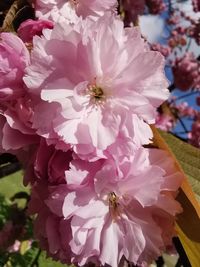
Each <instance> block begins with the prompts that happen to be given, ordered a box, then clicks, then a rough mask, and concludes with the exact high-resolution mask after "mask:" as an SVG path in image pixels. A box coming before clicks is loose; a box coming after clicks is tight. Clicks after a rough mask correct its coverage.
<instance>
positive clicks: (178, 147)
mask: <svg viewBox="0 0 200 267" xmlns="http://www.w3.org/2000/svg"><path fill="white" fill-rule="evenodd" d="M159 133H160V135H161V136H162V138H163V139H164V140H165V142H166V144H167V145H168V147H169V148H170V150H171V151H172V153H173V154H174V156H175V157H176V159H177V161H178V162H179V164H180V165H181V167H182V169H183V171H184V173H185V174H186V176H187V177H188V180H189V183H190V185H191V186H192V189H193V191H194V192H195V195H196V197H197V198H198V200H200V149H198V148H196V147H194V146H191V145H189V144H187V143H185V142H183V141H181V140H180V139H178V138H176V137H175V136H173V135H171V134H168V133H166V132H163V131H159Z"/></svg>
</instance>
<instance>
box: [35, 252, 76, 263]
mask: <svg viewBox="0 0 200 267" xmlns="http://www.w3.org/2000/svg"><path fill="white" fill-rule="evenodd" d="M38 263H39V267H73V266H74V265H66V264H62V263H61V262H58V261H54V260H52V259H51V258H47V257H46V253H45V252H42V253H41V255H40V257H39V260H38Z"/></svg>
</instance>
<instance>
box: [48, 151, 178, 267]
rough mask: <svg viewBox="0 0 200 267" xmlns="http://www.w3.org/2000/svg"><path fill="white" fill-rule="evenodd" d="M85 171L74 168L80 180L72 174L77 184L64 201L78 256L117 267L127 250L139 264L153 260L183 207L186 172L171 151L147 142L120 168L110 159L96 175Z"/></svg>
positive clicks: (76, 258)
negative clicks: (179, 195)
mask: <svg viewBox="0 0 200 267" xmlns="http://www.w3.org/2000/svg"><path fill="white" fill-rule="evenodd" d="M141 166H142V167H141ZM77 167H78V166H77ZM79 171H80V167H79V168H77V171H76V175H74V170H73V176H74V177H76V180H77V179H78V183H77V181H76V180H74V181H73V180H71V181H72V183H73V184H74V187H73V189H74V190H72V191H71V192H70V191H69V192H67V194H66V197H65V200H64V205H63V214H64V217H65V218H66V220H69V219H70V220H71V230H72V239H71V241H70V242H69V245H70V247H71V250H72V253H73V254H74V256H73V254H72V260H73V262H75V263H76V262H77V263H78V264H79V265H80V266H82V265H84V264H86V263H87V262H88V261H92V260H93V259H94V260H95V261H97V262H99V263H100V264H102V265H105V264H108V265H109V266H112V267H117V266H118V264H119V262H120V260H121V258H122V256H125V258H126V259H127V260H128V261H130V262H133V263H134V264H137V263H142V262H143V261H146V262H150V261H151V260H153V259H154V258H156V257H157V256H159V255H160V253H161V251H162V250H164V249H165V246H167V245H169V244H170V243H171V237H172V236H173V235H174V229H173V223H174V215H175V214H177V213H178V212H180V211H181V208H180V205H179V203H178V202H176V201H175V200H174V193H173V192H175V191H176V190H177V189H178V187H179V186H180V184H181V181H182V176H181V174H180V173H178V172H177V171H176V170H175V168H174V167H173V164H172V162H171V160H170V158H169V157H168V156H167V154H166V153H165V152H163V151H159V150H153V149H151V150H146V149H143V148H141V149H140V150H138V151H137V152H136V154H135V156H134V157H132V158H129V159H124V161H123V162H121V164H120V166H119V168H118V167H117V166H116V165H115V163H114V162H112V161H105V162H104V164H103V165H102V167H101V168H100V169H99V170H97V172H96V174H94V177H91V176H93V175H90V174H89V175H85V176H82V174H81V172H79ZM80 175H81V176H80ZM68 177H70V171H69V172H68V174H67V175H66V181H68ZM79 177H80V180H81V181H82V182H81V184H82V186H81V187H80V186H77V185H78V184H79V185H80V180H79ZM86 177H87V178H86ZM71 186H72V184H71ZM53 202H54V200H53V199H52V200H51V199H49V200H48V205H49V207H51V205H53ZM54 206H55V204H54ZM130 248H131V249H130Z"/></svg>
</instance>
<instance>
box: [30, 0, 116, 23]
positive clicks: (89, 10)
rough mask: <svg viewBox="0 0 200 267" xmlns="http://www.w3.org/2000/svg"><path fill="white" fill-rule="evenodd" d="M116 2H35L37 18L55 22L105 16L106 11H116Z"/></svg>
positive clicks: (103, 0)
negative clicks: (79, 17)
mask: <svg viewBox="0 0 200 267" xmlns="http://www.w3.org/2000/svg"><path fill="white" fill-rule="evenodd" d="M116 6H117V1H116V0H67V1H66V0H35V9H36V16H37V17H39V18H47V19H50V20H53V21H56V22H57V21H61V20H64V19H67V20H68V21H69V22H74V21H76V20H77V16H82V17H83V18H86V17H87V16H92V17H99V16H103V15H104V13H105V12H106V11H114V12H115V9H116Z"/></svg>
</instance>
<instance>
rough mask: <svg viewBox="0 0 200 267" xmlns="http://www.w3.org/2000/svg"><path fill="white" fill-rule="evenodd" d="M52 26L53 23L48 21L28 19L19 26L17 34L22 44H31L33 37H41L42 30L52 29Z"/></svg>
mask: <svg viewBox="0 0 200 267" xmlns="http://www.w3.org/2000/svg"><path fill="white" fill-rule="evenodd" d="M53 26H54V24H53V22H52V21H49V20H32V19H28V20H26V21H24V22H22V23H21V24H20V27H19V29H18V31H17V33H18V36H19V37H20V38H21V39H22V40H23V42H32V39H33V36H35V35H39V36H41V35H42V30H43V29H53Z"/></svg>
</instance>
